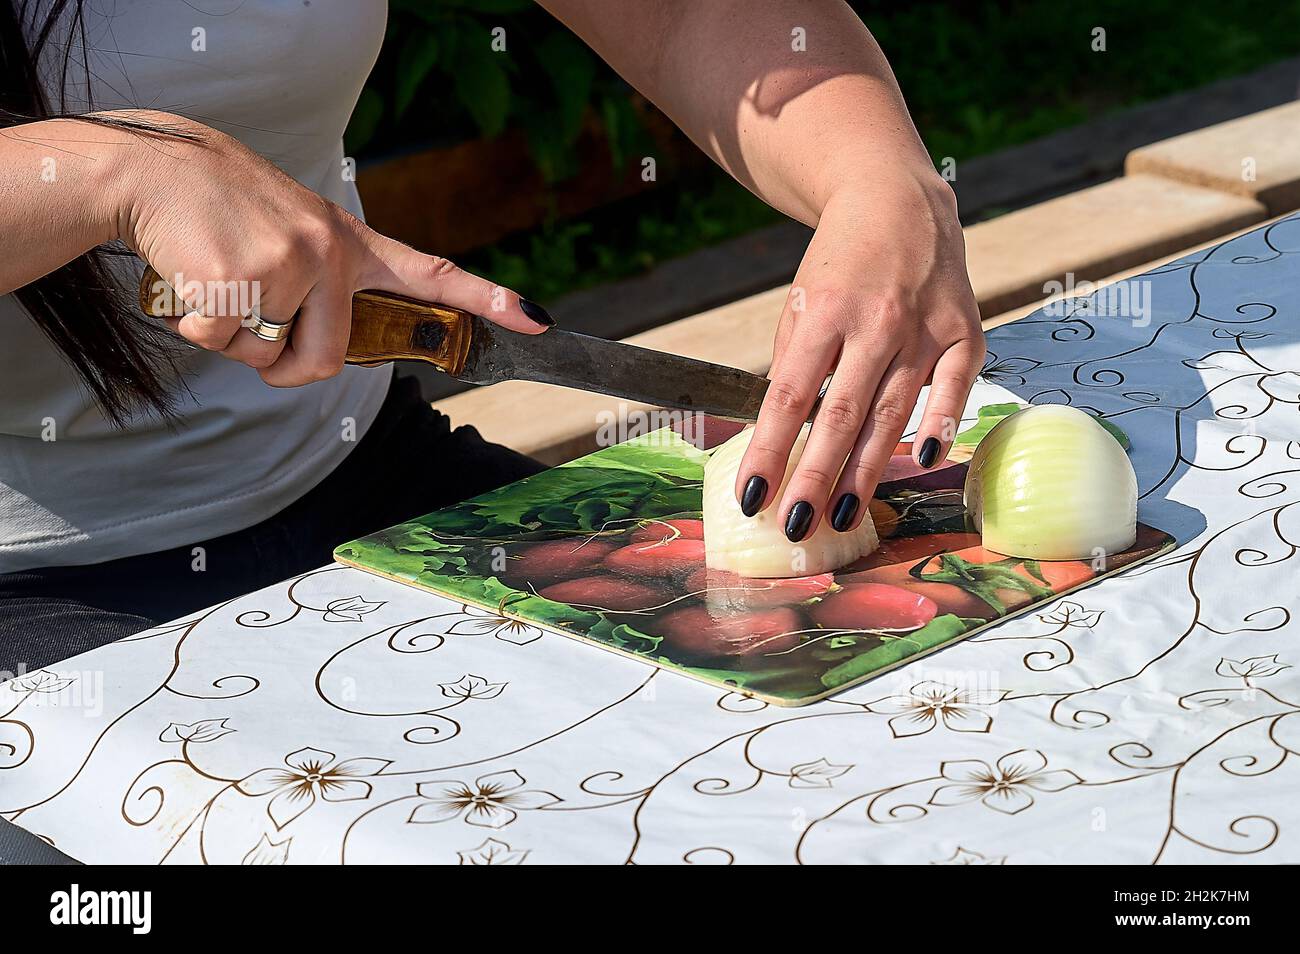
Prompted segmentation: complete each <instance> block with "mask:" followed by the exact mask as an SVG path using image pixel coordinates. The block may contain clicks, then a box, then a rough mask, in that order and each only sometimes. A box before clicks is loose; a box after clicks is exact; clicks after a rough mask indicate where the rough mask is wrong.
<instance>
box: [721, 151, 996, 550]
mask: <svg viewBox="0 0 1300 954" xmlns="http://www.w3.org/2000/svg"><path fill="white" fill-rule="evenodd" d="M984 353H985V352H984V334H983V331H982V330H981V328H980V317H979V310H978V308H977V307H976V303H975V296H974V293H973V292H972V291H971V287H970V281H969V280H968V278H967V276H966V263H965V245H964V241H963V238H962V231H961V225H960V223H959V222H958V220H957V203H956V197H955V196H954V195H953V191H952V189H951V188H950V187H949V185H948V184H947V182H945V181H944V180H943V179H941V178H939V177H938V176H937V175H936V174H935V173H934V171H933V168H932V167H930V166H929V165H928V164H926V165H925V166H924V167H923V168H922V167H920V166H919V165H918V166H917V167H916V168H915V169H908V168H905V167H895V169H894V170H893V171H892V173H891V174H889V175H886V176H879V177H876V178H874V179H872V180H871V181H870V182H869V183H868V184H865V185H864V184H860V183H859V184H857V185H855V186H851V187H850V186H846V187H844V188H842V189H839V190H837V191H836V192H835V194H834V195H833V196H832V197H831V198H830V200H829V201H828V202H827V204H826V206H825V208H824V209H823V211H822V214H821V216H820V219H819V221H818V224H817V231H816V234H815V235H814V237H813V240H812V243H811V244H810V245H809V247H808V251H807V253H806V254H805V255H804V258H803V262H802V264H801V265H800V267H799V272H798V274H797V275H796V277H795V280H794V285H793V286H792V288H791V293H790V296H789V297H788V298H787V300H786V305H785V310H784V312H783V314H782V316H781V320H780V324H779V325H778V328H777V333H776V342H775V346H774V349H773V361H772V370H771V373H770V377H771V380H772V383H771V385H770V386H769V388H768V391H767V397H766V398H765V400H764V402H763V407H762V410H761V413H760V415H759V419H758V424H757V427H756V429H755V433H754V437H753V440H752V441H751V443H750V445H749V450H748V451H747V452H746V454H745V457H744V460H743V461H742V462H741V466H740V472H739V474H738V476H737V482H736V497H737V499H738V500H739V501H740V502H741V507H742V509H743V510H744V511H745V513H746V514H748V515H750V516H752V515H753V514H755V513H757V512H758V511H759V510H761V509H763V508H764V507H765V506H771V505H774V504H775V505H776V506H777V507H778V508H779V509H778V511H777V514H778V516H779V518H780V519H781V521H782V523H783V524H784V526H785V532H786V536H787V537H789V539H790V540H791V541H794V542H798V541H799V540H802V539H803V538H804V537H806V536H808V535H809V534H810V533H811V532H812V530H813V529H814V528H815V527H816V526H817V523H818V521H820V520H822V519H826V520H828V521H829V522H830V523H831V526H832V527H834V528H835V529H836V530H840V531H847V530H850V529H852V528H854V527H856V526H857V525H858V524H859V523H860V522H861V521H862V520H863V519H865V518H866V514H867V508H866V507H865V506H864V505H863V504H864V502H865V501H868V500H870V498H871V495H872V494H873V493H874V491H875V488H876V484H877V483H878V482H879V479H880V475H881V473H882V472H883V470H884V467H885V465H886V464H887V463H888V462H889V458H890V456H891V455H892V454H893V451H894V448H895V446H896V445H897V443H898V440H899V438H900V437H901V436H902V434H903V431H904V429H905V428H906V426H907V423H908V420H909V418H910V417H911V414H912V410H913V408H914V407H915V405H916V400H917V397H918V395H919V393H920V390H921V388H922V387H923V386H924V385H925V384H927V383H929V384H930V392H929V397H928V399H927V401H926V406H925V413H924V416H923V417H922V419H921V423H920V426H919V427H918V429H917V431H916V437H915V439H914V441H913V445H912V451H913V455H914V457H915V459H916V461H917V463H918V464H920V465H921V466H923V467H932V466H934V465H935V464H936V463H938V462H939V461H941V460H943V459H944V457H945V456H946V454H947V450H948V447H949V445H950V444H951V442H952V438H953V436H954V435H955V434H956V430H957V426H958V421H960V420H961V415H962V411H963V409H964V407H965V403H966V397H967V395H968V394H969V393H970V389H971V385H972V384H973V383H974V380H975V376H976V375H977V374H978V373H979V371H980V369H981V367H982V366H983V362H984ZM828 374H829V375H831V380H830V385H829V388H828V390H827V391H826V394H825V397H824V398H823V399H822V401H821V405H820V406H819V408H818V410H817V414H816V419H815V420H814V422H813V427H812V433H811V435H810V436H809V439H808V444H807V446H806V448H805V449H804V452H803V456H802V457H801V458H800V460H799V463H798V467H797V469H796V470H795V472H794V474H793V475H792V476H791V478H790V482H789V485H788V486H787V487H786V489H785V492H784V493H783V494H782V496H781V499H780V500H779V501H776V500H774V499H773V497H774V495H775V493H776V491H777V488H779V487H780V485H781V479H782V477H783V475H784V473H785V469H786V462H787V460H788V459H789V457H790V451H791V447H792V445H793V444H794V441H795V438H796V437H797V436H798V434H799V430H800V428H801V427H802V426H803V424H804V422H805V421H806V420H807V417H808V414H809V411H810V410H811V409H812V407H813V403H814V402H815V401H816V400H817V395H818V392H819V391H820V390H821V387H822V384H823V382H824V381H825V379H826V376H827V375H828Z"/></svg>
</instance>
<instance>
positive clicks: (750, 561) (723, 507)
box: [704, 425, 880, 578]
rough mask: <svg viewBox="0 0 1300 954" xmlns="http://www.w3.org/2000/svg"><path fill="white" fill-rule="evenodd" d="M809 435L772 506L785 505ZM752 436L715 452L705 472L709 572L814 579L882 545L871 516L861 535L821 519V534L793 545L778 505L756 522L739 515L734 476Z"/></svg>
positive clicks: (792, 458) (793, 454)
mask: <svg viewBox="0 0 1300 954" xmlns="http://www.w3.org/2000/svg"><path fill="white" fill-rule="evenodd" d="M808 433H809V428H808V426H806V425H805V427H804V429H803V431H802V432H801V433H800V434H799V438H798V440H796V441H795V444H794V448H793V450H792V451H791V452H790V463H789V464H788V465H787V468H786V472H785V477H784V478H783V479H782V480H781V486H780V487H778V488H776V490H775V492H774V493H773V496H772V497H771V498H770V499H771V500H772V501H779V500H780V499H781V493H782V492H783V491H784V490H785V485H786V484H787V483H788V482H789V480H790V475H791V474H793V473H794V469H795V467H797V466H798V463H799V458H800V457H801V456H803V449H804V445H805V444H807V442H808ZM753 434H754V432H753V430H752V429H747V430H744V431H741V432H740V433H739V434H737V435H736V436H735V437H733V438H731V440H729V441H727V442H726V443H725V444H723V445H721V446H720V447H719V448H718V449H717V450H715V451H714V452H713V455H712V456H711V457H710V458H709V462H708V463H707V464H706V465H705V467H704V559H705V563H706V564H707V565H708V567H709V568H710V569H712V570H729V571H731V572H732V573H737V574H739V575H740V576H748V577H759V578H771V577H794V576H816V575H817V574H819V573H828V572H830V571H832V570H838V569H839V568H840V567H842V566H845V565H846V564H849V563H852V562H853V561H854V560H856V559H858V558H859V557H861V556H864V555H865V554H868V553H870V552H871V551H872V550H874V549H875V548H876V547H877V546H878V545H879V542H880V541H879V540H878V539H877V536H876V527H875V524H874V523H873V522H872V520H871V517H870V515H867V516H865V517H864V518H863V520H862V523H861V524H859V525H858V527H857V529H855V530H850V531H849V532H847V533H839V532H837V531H836V530H834V529H832V528H831V525H830V521H828V520H823V519H821V517H822V515H821V514H818V515H817V529H816V530H814V531H813V532H812V533H811V534H810V535H808V536H807V537H805V538H804V539H803V540H801V541H799V542H798V543H791V542H790V541H789V540H788V539H787V538H786V535H785V531H784V529H783V527H782V524H781V519H780V515H779V514H778V513H777V507H776V504H775V503H772V504H770V505H769V506H768V507H767V509H765V510H763V511H761V512H760V513H758V514H756V515H755V516H753V517H746V516H745V515H744V514H743V513H741V512H740V504H738V503H737V502H736V489H735V488H736V472H737V471H738V470H739V469H740V459H741V458H742V457H744V456H745V449H746V448H747V447H749V441H750V438H751V437H753Z"/></svg>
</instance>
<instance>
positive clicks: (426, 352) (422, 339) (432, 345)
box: [140, 266, 474, 376]
mask: <svg viewBox="0 0 1300 954" xmlns="http://www.w3.org/2000/svg"><path fill="white" fill-rule="evenodd" d="M140 309H141V311H143V312H144V313H145V314H146V315H152V316H153V317H155V318H180V317H182V316H184V315H185V313H186V311H188V309H187V308H186V307H185V302H184V301H183V300H181V297H180V296H179V295H177V294H176V291H175V289H173V288H172V287H171V286H170V285H168V284H167V282H166V281H165V280H164V279H163V278H162V276H161V275H159V274H158V273H157V272H156V271H154V270H153V268H152V267H150V266H146V267H145V270H144V275H142V276H141V278H140ZM294 317H295V318H296V317H297V316H296V315H295V316H294ZM473 335H474V316H473V315H471V314H470V313H469V312H467V311H461V310H460V309H459V308H449V307H447V306H446V305H432V304H429V303H428V302H424V301H418V300H416V299H414V298H407V297H406V296H405V295H395V294H392V293H390V292H381V291H373V290H367V291H359V292H357V293H356V294H355V295H353V296H352V336H351V338H349V340H348V353H347V359H346V360H347V363H348V364H360V365H374V364H383V363H384V362H386V361H400V360H410V361H426V362H428V363H429V364H432V365H433V366H434V367H436V368H438V369H439V370H440V371H446V372H447V373H448V374H450V375H453V376H454V375H458V374H460V373H461V372H462V371H464V370H465V361H466V359H467V358H468V357H469V348H470V343H471V342H472V340H473Z"/></svg>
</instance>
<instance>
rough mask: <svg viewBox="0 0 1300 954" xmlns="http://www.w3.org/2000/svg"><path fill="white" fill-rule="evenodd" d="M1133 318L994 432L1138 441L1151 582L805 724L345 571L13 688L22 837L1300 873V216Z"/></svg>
mask: <svg viewBox="0 0 1300 954" xmlns="http://www.w3.org/2000/svg"><path fill="white" fill-rule="evenodd" d="M1119 288H1120V289H1121V290H1122V293H1116V292H1110V293H1103V294H1101V295H1099V296H1095V297H1093V298H1080V299H1076V300H1074V301H1073V302H1071V303H1070V304H1068V305H1067V306H1065V307H1063V308H1062V309H1061V313H1060V314H1041V313H1040V314H1037V315H1035V316H1032V317H1030V318H1028V319H1025V320H1022V321H1019V322H1016V323H1014V324H1012V325H1008V326H1005V327H1003V328H999V329H997V330H996V331H995V332H993V333H992V335H991V337H990V342H989V348H990V352H991V355H990V359H989V365H988V368H987V374H986V380H987V382H990V383H983V384H981V386H980V391H979V392H978V393H977V395H976V396H975V397H974V398H973V399H972V404H971V408H972V409H973V408H974V407H976V406H978V405H979V404H981V403H987V402H988V401H989V400H991V399H992V400H996V399H998V398H999V397H1002V398H1005V395H1004V394H1002V393H1001V392H998V391H997V389H996V387H995V385H997V386H1001V387H1005V388H1007V389H1009V390H1010V391H1012V392H1014V393H1015V394H1016V395H1017V396H1019V397H1020V398H1021V399H1022V400H1028V401H1033V402H1036V403H1041V402H1069V403H1073V404H1076V405H1079V406H1081V407H1084V408H1087V409H1091V410H1094V411H1096V412H1100V413H1102V414H1105V415H1108V416H1110V417H1111V418H1113V419H1114V420H1115V421H1116V422H1117V423H1119V424H1121V425H1122V426H1123V427H1124V429H1125V430H1126V431H1127V432H1128V433H1129V434H1130V435H1131V436H1132V438H1133V443H1134V447H1133V451H1132V456H1133V461H1134V464H1135V466H1136V468H1137V470H1138V474H1139V482H1140V486H1141V492H1142V494H1143V497H1142V502H1141V514H1142V517H1143V519H1144V520H1146V521H1147V522H1149V523H1152V524H1154V525H1156V526H1159V527H1161V528H1163V529H1167V530H1169V531H1171V532H1173V533H1174V534H1175V535H1177V536H1178V538H1179V540H1180V543H1181V546H1180V547H1179V548H1178V549H1177V550H1175V551H1172V552H1171V553H1168V554H1165V555H1163V556H1161V557H1160V558H1158V559H1157V560H1156V561H1155V562H1154V563H1151V564H1147V565H1146V566H1143V567H1140V568H1136V569H1134V570H1132V571H1130V572H1127V573H1124V574H1122V575H1120V576H1119V577H1116V578H1113V579H1110V580H1108V581H1106V582H1103V583H1101V584H1099V585H1097V586H1095V587H1092V588H1089V589H1086V590H1083V591H1081V592H1079V593H1077V594H1074V595H1071V596H1067V597H1065V598H1063V599H1059V600H1056V601H1055V602H1053V603H1050V604H1047V605H1046V606H1045V607H1043V608H1041V609H1038V610H1036V611H1034V612H1031V613H1029V614H1027V615H1025V616H1023V617H1020V618H1017V619H1014V620H1011V621H1008V622H1006V623H1004V624H1002V625H1000V626H997V627H995V628H992V629H989V630H986V631H984V632H982V633H980V634H979V635H977V636H975V637H973V638H971V639H969V640H967V641H965V642H963V643H960V644H958V645H956V646H954V647H952V648H949V649H947V650H945V651H943V652H941V653H938V654H936V655H934V656H932V657H930V658H927V659H924V660H920V661H918V662H916V663H913V664H911V665H908V666H905V667H903V668H902V669H900V670H898V671H896V672H894V673H891V674H889V675H887V676H884V677H881V678H880V679H877V680H875V681H872V682H869V683H867V684H865V685H862V686H859V687H857V688H856V689H853V690H851V691H849V692H847V693H844V694H842V695H840V696H838V697H836V698H834V699H832V700H830V701H827V702H824V703H820V704H818V705H815V706H810V707H808V708H803V709H779V708H774V707H765V706H763V705H762V704H760V703H756V702H754V701H752V700H749V699H746V698H743V697H741V696H738V695H727V694H723V693H721V692H719V691H717V690H713V689H710V688H708V687H706V686H703V685H701V684H698V683H695V682H691V681H689V680H687V679H685V678H682V677H679V676H675V675H672V674H669V673H664V672H658V671H656V670H654V669H652V668H650V667H648V666H646V665H642V664H640V663H637V662H635V661H631V660H627V659H623V658H619V657H616V656H614V655H611V654H609V653H606V652H603V651H601V650H599V649H595V648H593V647H590V646H585V645H581V644H579V643H577V642H574V641H571V640H569V639H566V638H564V637H562V636H560V635H556V634H552V633H543V632H541V631H539V630H537V629H535V628H532V627H529V626H522V625H518V624H514V623H510V622H508V621H505V620H502V619H499V618H496V617H494V616H492V615H490V614H487V613H485V612H483V611H480V610H476V609H473V608H467V607H465V606H462V605H460V604H457V603H452V602H449V601H447V600H444V599H439V598H437V597H434V596H430V595H428V594H426V593H422V592H418V591H415V590H412V589H407V588H405V587H403V586H401V585H399V584H395V583H391V582H387V581H384V580H381V579H378V578H376V577H372V576H368V575H366V574H364V573H361V572H359V571H357V570H352V569H344V568H338V567H330V568H324V569H321V570H319V571H317V572H314V573H310V574H308V575H307V576H305V577H303V578H301V579H298V580H294V581H289V582H286V583H283V584H280V585H278V586H274V587H271V588H269V589H266V590H263V591H261V592H259V593H253V594H251V595H249V596H246V597H244V598H241V599H239V600H236V601H234V602H232V603H229V604H226V605H223V606H218V607H215V608H213V609H210V610H207V611H205V612H203V613H200V614H197V615H195V616H194V617H192V618H190V619H187V620H184V621H180V622H177V623H174V624H171V625H167V626H163V627H160V628H158V629H155V630H152V631H149V632H146V633H142V634H140V635H139V636H136V637H132V638H130V639H127V640H124V641H122V642H120V643H116V644H114V645H111V646H108V647H105V648H103V649H100V650H97V651H95V652H91V653H88V654H86V655H84V656H81V657H78V658H75V659H72V660H69V661H68V662H67V663H65V664H63V665H61V666H56V667H52V668H51V669H50V670H45V671H41V672H38V673H30V674H27V675H25V676H23V677H21V678H18V679H16V680H13V681H11V682H9V683H7V684H6V685H4V686H0V812H2V813H3V816H4V817H6V818H8V819H10V820H12V821H14V822H15V823H16V824H18V825H20V826H22V827H24V828H27V829H28V830H30V831H32V832H34V833H36V834H38V835H40V836H42V837H44V838H46V839H47V840H49V841H50V842H52V843H53V844H55V845H56V846H58V847H59V848H60V849H62V850H63V851H65V852H67V853H69V854H71V855H72V856H74V857H76V858H78V859H81V860H84V861H89V862H168V863H182V862H185V863H189V862H203V861H206V862H209V863H240V862H243V863H267V864H272V863H285V862H288V863H313V862H324V863H337V862H434V863H449V864H455V863H461V864H519V863H529V862H613V863H623V862H629V861H630V862H634V863H641V864H644V863H656V862H663V863H678V862H686V863H693V864H725V863H730V862H736V863H744V862H796V861H798V862H805V863H816V862H845V861H849V862H921V863H926V862H930V863H939V864H1003V863H1009V864H1014V863H1025V862H1070V863H1148V862H1160V863H1177V862H1206V861H1209V862H1228V863H1233V862H1273V863H1277V862H1297V861H1300V802H1298V801H1297V799H1296V798H1295V792H1296V791H1297V790H1300V714H1298V713H1300V668H1297V663H1298V662H1300V646H1298V645H1297V625H1298V624H1297V623H1296V621H1295V619H1294V617H1295V615H1296V611H1297V609H1300V592H1298V591H1300V557H1298V556H1297V547H1300V505H1298V502H1300V414H1298V405H1300V373H1297V371H1296V370H1294V369H1296V368H1300V344H1298V343H1297V338H1300V315H1298V314H1297V310H1298V309H1297V301H1300V295H1297V290H1298V289H1300V219H1290V220H1287V221H1285V222H1282V223H1279V224H1276V225H1273V226H1271V227H1270V228H1268V229H1266V230H1262V231H1260V232H1256V233H1252V234H1251V235H1248V236H1245V237H1243V238H1238V239H1235V240H1233V241H1231V242H1228V243H1226V244H1224V245H1222V246H1220V247H1218V248H1216V249H1213V250H1211V251H1208V252H1200V253H1196V254H1194V255H1192V256H1190V257H1189V258H1187V259H1184V260H1182V261H1180V262H1177V263H1174V264H1171V265H1168V266H1165V267H1163V268H1161V269H1159V270H1157V271H1155V272H1153V273H1150V274H1148V275H1146V276H1142V277H1140V278H1138V279H1134V280H1131V281H1129V282H1125V283H1123V285H1122V286H1119ZM1144 312H1145V317H1143V313H1144ZM1122 314H1127V315H1128V317H1123V316H1122Z"/></svg>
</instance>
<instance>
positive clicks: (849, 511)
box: [831, 494, 861, 533]
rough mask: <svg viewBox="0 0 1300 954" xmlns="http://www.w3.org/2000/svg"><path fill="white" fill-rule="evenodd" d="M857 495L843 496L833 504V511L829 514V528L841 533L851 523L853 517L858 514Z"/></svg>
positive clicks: (858, 501)
mask: <svg viewBox="0 0 1300 954" xmlns="http://www.w3.org/2000/svg"><path fill="white" fill-rule="evenodd" d="M859 503H861V501H860V500H858V495H857V494H845V495H844V496H843V497H841V498H840V499H839V500H838V501H837V502H836V504H835V509H834V510H833V511H832V512H831V527H833V528H834V529H836V530H838V531H839V532H840V533H843V532H844V531H845V530H847V529H848V528H849V524H851V523H853V517H854V516H855V515H856V514H857V512H858V504H859Z"/></svg>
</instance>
